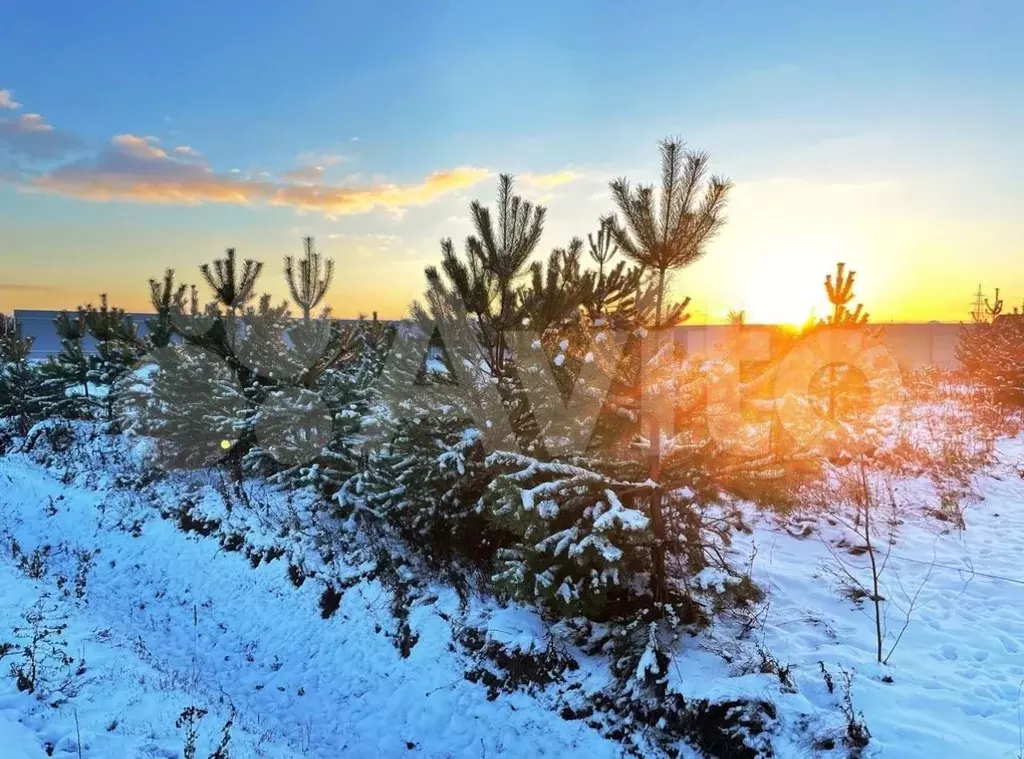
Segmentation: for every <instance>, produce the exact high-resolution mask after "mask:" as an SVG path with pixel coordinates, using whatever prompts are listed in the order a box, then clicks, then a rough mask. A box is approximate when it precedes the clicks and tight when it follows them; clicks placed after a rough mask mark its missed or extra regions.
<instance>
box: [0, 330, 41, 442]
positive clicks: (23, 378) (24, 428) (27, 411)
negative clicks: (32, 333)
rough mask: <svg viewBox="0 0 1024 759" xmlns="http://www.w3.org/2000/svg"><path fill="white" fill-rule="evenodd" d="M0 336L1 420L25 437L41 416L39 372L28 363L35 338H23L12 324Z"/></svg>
mask: <svg viewBox="0 0 1024 759" xmlns="http://www.w3.org/2000/svg"><path fill="white" fill-rule="evenodd" d="M5 326H6V327H7V328H6V329H5V330H4V331H3V332H2V334H0V418H2V419H8V420H11V423H12V424H13V425H14V432H15V433H16V434H18V435H24V434H26V433H27V432H28V430H29V428H30V427H31V426H32V424H34V423H35V422H36V421H37V420H38V419H40V418H41V416H42V413H41V411H42V409H41V407H40V402H39V396H40V382H41V378H40V374H39V369H38V367H37V366H35V365H34V364H31V363H30V362H29V356H30V355H31V353H32V338H30V337H29V338H23V337H22V336H21V334H20V333H19V332H18V330H17V329H16V328H15V327H14V325H13V323H12V324H10V325H9V326H8V325H5Z"/></svg>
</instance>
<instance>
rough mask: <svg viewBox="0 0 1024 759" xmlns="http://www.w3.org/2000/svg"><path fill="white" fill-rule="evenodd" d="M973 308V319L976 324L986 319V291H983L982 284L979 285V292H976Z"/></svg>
mask: <svg viewBox="0 0 1024 759" xmlns="http://www.w3.org/2000/svg"><path fill="white" fill-rule="evenodd" d="M972 305H973V308H972V310H971V319H973V320H974V323H975V324H980V323H981V322H983V321H985V293H983V292H982V291H981V285H978V292H976V293H975V294H974V303H973V304H972Z"/></svg>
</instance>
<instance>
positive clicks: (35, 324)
mask: <svg viewBox="0 0 1024 759" xmlns="http://www.w3.org/2000/svg"><path fill="white" fill-rule="evenodd" d="M68 313H76V312H75V311H74V309H71V310H69V311H68ZM60 314H61V312H60V311H37V310H26V309H22V310H19V309H15V311H14V323H15V324H16V325H17V328H18V330H19V331H20V332H21V336H22V337H31V338H32V340H33V342H32V358H35V359H40V360H41V359H45V358H48V357H49V356H53V355H55V354H57V353H60V338H58V337H57V327H56V325H55V324H54V320H56V319H57V317H58V316H60ZM127 316H128V318H129V319H131V320H132V321H134V322H135V323H136V324H137V325H138V326H139V334H140V335H145V334H146V333H148V332H149V327H148V325H147V320H149V319H152V318H153V314H127ZM82 348H83V350H84V351H85V352H86V353H92V352H94V351H95V350H96V346H95V343H94V342H93V339H92V338H91V337H88V336H87V337H86V338H85V339H84V340H83V341H82Z"/></svg>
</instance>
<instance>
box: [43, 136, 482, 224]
mask: <svg viewBox="0 0 1024 759" xmlns="http://www.w3.org/2000/svg"><path fill="white" fill-rule="evenodd" d="M155 142H156V141H155V140H154V139H153V138H151V137H138V136H136V135H130V134H123V135H118V136H117V137H115V138H113V139H112V140H111V141H110V144H109V145H108V146H107V147H106V148H105V149H104V150H103V151H101V152H100V153H99V154H98V155H96V156H93V157H90V158H87V159H82V160H78V161H74V162H72V163H68V164H64V165H62V166H59V167H57V168H55V169H53V170H52V171H50V172H49V173H46V174H43V175H41V176H38V177H35V178H34V179H32V180H31V181H30V184H29V186H30V187H32V188H35V189H38V190H42V191H45V192H53V193H59V194H61V195H68V196H72V197H77V198H83V199H86V200H94V201H109V200H124V201H132V202H138V203H171V204H182V205H197V204H200V203H231V204H237V205H249V204H257V203H265V204H268V205H274V206H286V207H290V208H295V209H299V210H308V211H318V212H322V213H324V214H327V215H341V214H352V213H362V212H365V211H370V210H372V209H374V208H385V209H389V210H393V211H397V210H400V209H402V208H403V207H405V206H411V205H423V204H426V203H429V202H431V201H432V200H434V199H435V198H437V197H438V196H440V195H443V194H445V193H447V192H450V191H452V190H457V189H460V188H464V187H469V186H471V185H474V184H476V183H477V182H479V181H480V180H482V179H483V178H485V177H486V176H488V175H489V173H490V172H488V171H486V170H484V169H479V168H474V167H459V168H455V169H449V170H446V171H437V172H434V173H433V174H431V175H429V176H428V177H426V178H425V179H424V180H423V181H421V182H419V183H415V184H407V185H397V184H376V185H373V186H368V187H353V186H343V185H322V184H317V185H311V184H291V183H287V182H282V181H280V180H275V179H274V178H272V177H269V176H266V175H260V176H259V177H258V178H250V177H245V176H241V175H238V174H231V173H229V174H221V173H217V172H215V171H214V170H213V169H212V168H211V167H210V166H209V165H208V164H206V163H205V162H202V161H196V160H190V161H187V162H186V161H183V160H178V159H176V158H174V157H171V156H169V155H168V154H167V153H166V152H165V151H164V150H163V149H161V148H160V147H158V146H157V145H156V144H155Z"/></svg>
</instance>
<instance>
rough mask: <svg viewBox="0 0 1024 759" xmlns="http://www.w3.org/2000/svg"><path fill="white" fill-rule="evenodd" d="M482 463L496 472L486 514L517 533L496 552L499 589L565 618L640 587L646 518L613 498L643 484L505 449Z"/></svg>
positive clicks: (603, 607) (599, 608)
mask: <svg viewBox="0 0 1024 759" xmlns="http://www.w3.org/2000/svg"><path fill="white" fill-rule="evenodd" d="M487 464H488V466H490V467H493V468H494V469H495V470H497V471H504V473H503V474H500V475H499V476H498V477H497V478H496V479H495V480H494V481H493V482H492V483H491V484H490V486H489V487H488V493H487V496H486V499H485V500H486V501H487V505H488V507H489V509H490V513H491V514H492V515H493V516H494V518H495V519H496V520H498V522H499V523H500V524H501V525H502V526H503V527H504V528H505V529H506V530H508V531H509V532H511V533H513V534H514V535H515V536H516V538H517V540H516V542H515V544H514V545H512V546H510V547H508V548H504V549H502V550H501V551H500V552H499V553H498V556H497V560H498V568H497V574H496V575H495V578H494V579H495V581H496V582H497V583H498V586H499V587H501V588H502V589H504V590H505V591H506V592H508V593H509V594H510V595H512V596H513V597H515V598H518V599H520V600H523V601H527V602H530V603H536V604H539V605H542V606H548V607H551V608H554V609H557V610H559V611H560V612H562V613H563V614H566V615H574V614H579V613H585V614H588V615H598V616H601V615H606V614H608V613H609V612H610V611H611V610H612V609H615V608H617V607H618V606H619V604H621V602H622V599H623V597H625V598H629V597H631V596H634V595H637V594H643V593H644V592H645V587H644V582H643V581H642V579H641V578H642V576H643V575H644V574H645V573H646V571H647V566H646V561H645V558H646V551H645V550H643V549H644V547H646V546H648V545H649V544H650V541H651V534H650V528H649V522H650V520H649V519H648V518H647V516H646V515H645V514H644V513H643V512H641V511H639V510H637V509H635V508H631V507H629V506H626V505H624V504H623V502H622V500H620V497H619V493H623V494H625V493H629V494H630V495H632V494H634V493H642V492H643V491H644V490H645V487H646V486H645V485H644V484H643V483H640V484H637V483H631V482H628V481H621V480H616V479H614V478H612V477H609V476H607V475H605V474H602V473H600V472H598V471H595V470H593V469H589V468H584V467H583V466H575V465H571V464H565V463H560V462H554V461H547V462H545V461H538V460H536V459H532V458H529V457H526V456H522V455H519V454H514V453H509V452H498V453H494V454H491V455H490V456H489V457H488V459H487ZM623 497H626V496H625V495H623ZM630 502H632V501H630Z"/></svg>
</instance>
